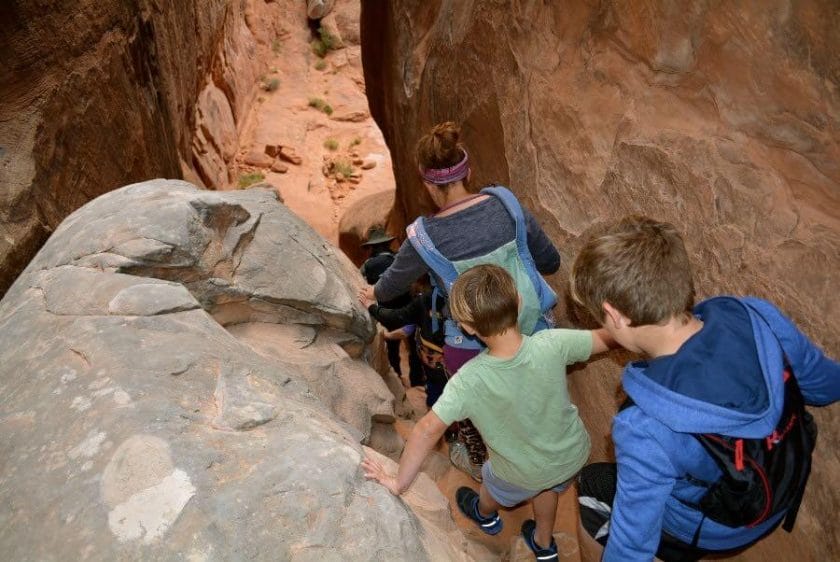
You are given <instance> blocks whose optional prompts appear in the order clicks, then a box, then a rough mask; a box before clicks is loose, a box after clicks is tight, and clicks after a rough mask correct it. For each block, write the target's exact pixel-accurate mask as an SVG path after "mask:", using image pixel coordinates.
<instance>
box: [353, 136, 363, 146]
mask: <svg viewBox="0 0 840 562" xmlns="http://www.w3.org/2000/svg"><path fill="white" fill-rule="evenodd" d="M360 144H362V139H361V138H360V137H354V138H353V140H352V141H350V148H353V147H354V146H357V145H360Z"/></svg>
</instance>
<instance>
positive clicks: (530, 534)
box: [522, 519, 559, 562]
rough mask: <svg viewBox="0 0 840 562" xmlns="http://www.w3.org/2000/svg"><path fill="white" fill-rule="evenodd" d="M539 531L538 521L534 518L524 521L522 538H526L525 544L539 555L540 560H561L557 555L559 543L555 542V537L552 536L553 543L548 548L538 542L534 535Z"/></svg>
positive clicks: (547, 561) (545, 561) (549, 561)
mask: <svg viewBox="0 0 840 562" xmlns="http://www.w3.org/2000/svg"><path fill="white" fill-rule="evenodd" d="M536 532H537V523H536V522H535V521H534V520H533V519H527V520H525V522H524V523H522V538H523V539H525V544H527V545H528V548H530V549H531V552H533V553H534V556H536V557H537V560H539V561H540V562H551V561H553V560H559V557H558V555H557V543H556V542H554V537H551V545H550V546H549V547H548V548H543V547H541V546H539V545H538V544H537V541H536V540H535V539H534V535H535V534H536Z"/></svg>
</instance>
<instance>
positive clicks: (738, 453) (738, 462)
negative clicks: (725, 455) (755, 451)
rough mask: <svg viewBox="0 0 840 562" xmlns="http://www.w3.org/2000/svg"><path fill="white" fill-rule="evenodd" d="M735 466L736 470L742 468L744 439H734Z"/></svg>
mask: <svg viewBox="0 0 840 562" xmlns="http://www.w3.org/2000/svg"><path fill="white" fill-rule="evenodd" d="M735 468H736V469H737V470H738V472H740V471H742V470H744V440H743V439H736V440H735Z"/></svg>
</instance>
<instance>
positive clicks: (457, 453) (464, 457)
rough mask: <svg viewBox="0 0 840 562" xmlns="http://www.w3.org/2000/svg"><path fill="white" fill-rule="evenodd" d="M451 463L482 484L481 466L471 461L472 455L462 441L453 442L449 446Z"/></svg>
mask: <svg viewBox="0 0 840 562" xmlns="http://www.w3.org/2000/svg"><path fill="white" fill-rule="evenodd" d="M449 461H450V462H451V463H452V464H453V466H455V468H457V469H458V470H460V471H461V472H466V473H467V474H468V475H469V477H470V478H472V479H473V480H475V481H476V482H478V483H479V484H480V483H481V466H480V465H476V464H474V463H473V462H472V461H471V460H470V453H469V451H468V450H467V446H466V445H464V443H462V442H461V441H453V442H452V443H450V444H449Z"/></svg>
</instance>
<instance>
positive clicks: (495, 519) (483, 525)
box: [455, 486, 557, 552]
mask: <svg viewBox="0 0 840 562" xmlns="http://www.w3.org/2000/svg"><path fill="white" fill-rule="evenodd" d="M455 503H457V504H458V509H460V510H461V513H463V514H464V515H466V516H467V517H469V518H470V519H472V520H473V521H475V522H476V524H477V525H478V528H479V529H481V530H482V531H484V532H485V533H487V534H488V535H498V534H499V532H500V531H501V530H502V518H501V517H499V512H498V511H497V512H495V513H493V514H492V515H490V516H489V517H482V515H481V514H480V513H479V512H478V494H477V493H476V492H475V490H473V489H472V488H467V487H466V486H464V487H462V488H458V491H457V492H455ZM556 551H557V550H556V549H555V552H556Z"/></svg>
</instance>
